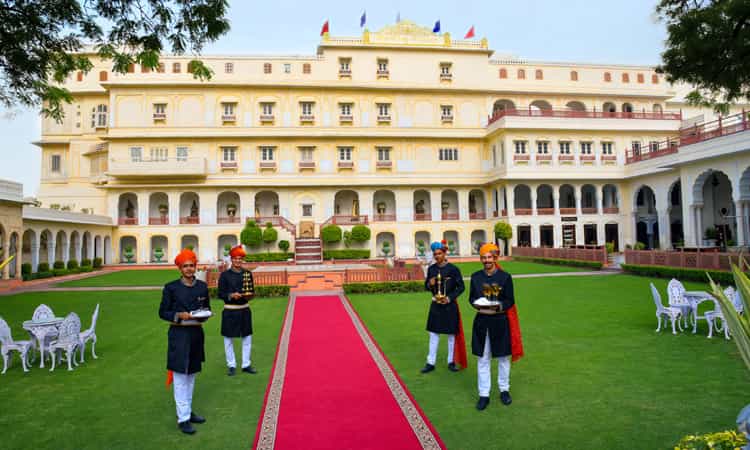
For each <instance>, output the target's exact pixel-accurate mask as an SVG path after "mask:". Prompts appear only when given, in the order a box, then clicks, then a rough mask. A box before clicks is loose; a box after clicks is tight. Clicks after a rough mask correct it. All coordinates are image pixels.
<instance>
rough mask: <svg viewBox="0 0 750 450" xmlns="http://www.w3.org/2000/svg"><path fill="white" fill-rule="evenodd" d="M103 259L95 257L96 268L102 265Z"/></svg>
mask: <svg viewBox="0 0 750 450" xmlns="http://www.w3.org/2000/svg"><path fill="white" fill-rule="evenodd" d="M102 262H103V261H102V259H101V258H94V269H98V268H100V267H101V266H102Z"/></svg>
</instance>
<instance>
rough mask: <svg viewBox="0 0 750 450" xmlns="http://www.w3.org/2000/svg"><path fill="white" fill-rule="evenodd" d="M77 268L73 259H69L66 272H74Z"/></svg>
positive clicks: (76, 263) (76, 262)
mask: <svg viewBox="0 0 750 450" xmlns="http://www.w3.org/2000/svg"><path fill="white" fill-rule="evenodd" d="M77 268H78V261H77V260H75V259H71V260H70V261H68V270H75V269H77Z"/></svg>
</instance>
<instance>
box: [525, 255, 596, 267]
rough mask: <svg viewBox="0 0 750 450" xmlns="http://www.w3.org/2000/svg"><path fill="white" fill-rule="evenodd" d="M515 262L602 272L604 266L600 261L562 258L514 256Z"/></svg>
mask: <svg viewBox="0 0 750 450" xmlns="http://www.w3.org/2000/svg"><path fill="white" fill-rule="evenodd" d="M513 261H527V262H534V263H539V264H551V265H555V266H570V267H586V268H587V269H593V270H600V269H601V268H602V266H603V264H602V263H600V262H598V261H584V260H581V259H562V258H539V257H536V256H514V257H513Z"/></svg>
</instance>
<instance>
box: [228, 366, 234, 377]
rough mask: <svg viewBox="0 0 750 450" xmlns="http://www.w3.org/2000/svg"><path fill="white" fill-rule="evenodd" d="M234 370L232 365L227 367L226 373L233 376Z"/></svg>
mask: <svg viewBox="0 0 750 450" xmlns="http://www.w3.org/2000/svg"><path fill="white" fill-rule="evenodd" d="M235 370H236V369H235V368H234V367H230V368H229V369H228V370H227V375H229V376H230V377H233V376H234V372H235Z"/></svg>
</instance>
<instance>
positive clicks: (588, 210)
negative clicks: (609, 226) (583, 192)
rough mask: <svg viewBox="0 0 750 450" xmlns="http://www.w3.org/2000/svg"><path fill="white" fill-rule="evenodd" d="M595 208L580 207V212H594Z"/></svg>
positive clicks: (595, 211)
mask: <svg viewBox="0 0 750 450" xmlns="http://www.w3.org/2000/svg"><path fill="white" fill-rule="evenodd" d="M596 213H597V210H596V208H581V214H596Z"/></svg>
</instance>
